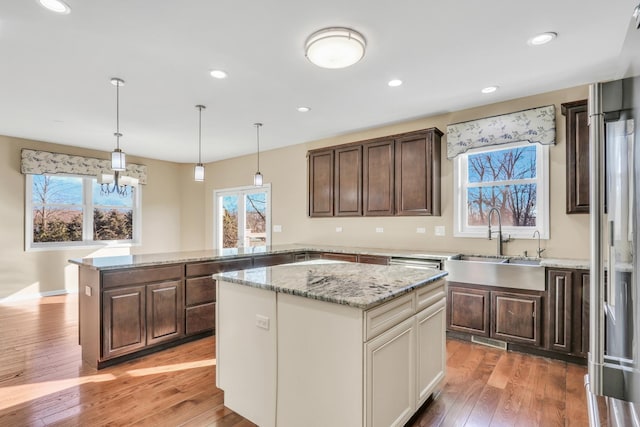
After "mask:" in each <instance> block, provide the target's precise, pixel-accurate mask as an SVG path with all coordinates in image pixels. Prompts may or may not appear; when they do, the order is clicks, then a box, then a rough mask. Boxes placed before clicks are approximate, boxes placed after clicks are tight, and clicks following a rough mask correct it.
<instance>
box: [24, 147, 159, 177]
mask: <svg viewBox="0 0 640 427" xmlns="http://www.w3.org/2000/svg"><path fill="white" fill-rule="evenodd" d="M20 170H21V172H22V173H23V174H32V175H42V174H57V173H67V174H72V175H92V176H97V175H98V174H100V173H104V174H111V173H113V171H112V170H111V161H110V160H105V159H96V158H93V157H82V156H70V155H68V154H61V153H50V152H48V151H38V150H28V149H26V148H25V149H23V150H22V161H21V167H20ZM122 175H127V176H130V177H132V178H137V179H138V180H139V183H140V184H146V183H147V167H146V166H145V165H136V164H132V163H129V164H127V170H126V171H125V172H122Z"/></svg>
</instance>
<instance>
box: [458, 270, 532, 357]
mask: <svg viewBox="0 0 640 427" xmlns="http://www.w3.org/2000/svg"><path fill="white" fill-rule="evenodd" d="M498 289H499V288H489V289H481V288H479V287H474V286H473V285H469V286H465V284H463V283H452V282H450V283H449V291H448V308H447V330H449V331H455V332H463V333H468V334H471V335H476V336H483V337H490V338H495V339H499V340H503V341H508V342H513V343H519V344H530V345H534V346H539V345H542V296H543V293H542V292H536V291H523V292H520V291H517V290H515V289H510V290H509V291H508V292H507V291H503V290H498Z"/></svg>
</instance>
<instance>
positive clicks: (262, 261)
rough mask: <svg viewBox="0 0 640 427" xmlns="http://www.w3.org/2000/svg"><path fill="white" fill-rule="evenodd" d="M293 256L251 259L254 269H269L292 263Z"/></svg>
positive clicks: (267, 256) (270, 256)
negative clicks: (273, 266)
mask: <svg viewBox="0 0 640 427" xmlns="http://www.w3.org/2000/svg"><path fill="white" fill-rule="evenodd" d="M293 259H294V257H293V254H275V255H262V256H257V257H255V258H253V266H254V267H269V266H272V265H279V264H289V263H292V262H293Z"/></svg>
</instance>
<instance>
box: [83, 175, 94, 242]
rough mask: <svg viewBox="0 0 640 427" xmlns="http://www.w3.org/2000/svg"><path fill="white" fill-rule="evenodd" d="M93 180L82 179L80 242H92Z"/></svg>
mask: <svg viewBox="0 0 640 427" xmlns="http://www.w3.org/2000/svg"><path fill="white" fill-rule="evenodd" d="M92 187H93V179H92V178H83V179H82V218H83V219H82V240H83V241H84V242H93V191H92V190H93V188H92Z"/></svg>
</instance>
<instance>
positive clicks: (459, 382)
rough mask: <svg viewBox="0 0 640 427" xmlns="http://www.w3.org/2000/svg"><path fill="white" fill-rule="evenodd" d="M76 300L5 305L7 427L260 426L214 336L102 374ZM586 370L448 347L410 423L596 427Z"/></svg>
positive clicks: (1, 376)
mask: <svg viewBox="0 0 640 427" xmlns="http://www.w3.org/2000/svg"><path fill="white" fill-rule="evenodd" d="M77 313H78V310H77V297H76V296H74V295H69V296H60V297H48V298H42V299H40V300H35V301H30V302H22V303H14V304H4V305H0V426H49V425H52V426H99V425H114V426H115V425H118V426H120V425H148V426H220V427H222V426H224V427H248V426H254V424H252V423H251V422H249V421H247V420H245V419H243V418H242V417H241V416H239V415H237V414H235V413H233V412H232V411H230V410H229V409H227V408H225V407H224V406H223V404H222V402H223V395H222V392H221V391H220V390H218V389H217V388H216V387H215V354H214V352H215V337H209V338H205V339H202V340H198V341H194V342H191V343H187V344H184V345H182V346H179V347H175V348H172V349H168V350H165V351H162V352H159V353H156V354H153V355H150V356H147V357H144V358H141V359H137V360H134V361H130V362H126V363H123V364H120V365H116V366H113V367H109V368H105V369H102V370H100V371H95V370H93V369H91V368H88V367H87V366H86V365H83V364H82V363H81V356H80V347H79V346H78V334H77ZM584 374H585V368H584V367H582V366H577V365H572V364H567V363H564V362H559V361H554V360H550V359H545V358H542V357H535V356H528V355H523V354H519V353H508V352H504V351H501V350H495V349H491V348H488V347H484V346H480V345H476V344H471V343H467V342H461V341H455V340H449V341H448V342H447V377H446V380H445V385H444V387H443V389H442V391H441V393H440V394H439V396H438V397H437V398H436V399H435V400H433V401H432V402H430V403H429V404H428V405H427V406H425V407H424V408H422V410H421V411H420V412H419V413H418V414H417V415H416V417H414V419H413V420H412V421H411V422H410V423H409V424H408V426H412V427H414V426H415V427H417V426H421V427H422V426H456V427H457V426H468V427H471V426H474V427H475V426H544V427H547V426H581V427H583V426H587V425H588V419H587V413H586V401H585V397H584V388H583V385H582V378H583V376H584Z"/></svg>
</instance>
